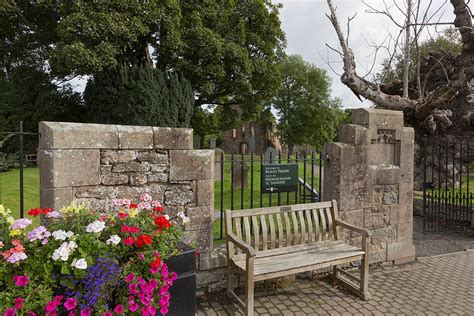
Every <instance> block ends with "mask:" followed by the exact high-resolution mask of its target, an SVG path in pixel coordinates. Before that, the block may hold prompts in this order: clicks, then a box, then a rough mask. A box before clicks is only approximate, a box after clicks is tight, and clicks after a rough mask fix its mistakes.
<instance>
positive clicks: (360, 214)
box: [339, 209, 364, 227]
mask: <svg viewBox="0 0 474 316" xmlns="http://www.w3.org/2000/svg"><path fill="white" fill-rule="evenodd" d="M339 218H340V219H341V221H344V222H347V223H349V224H352V225H355V226H359V227H363V226H364V210H363V209H360V210H347V211H346V210H344V211H340V212H339Z"/></svg>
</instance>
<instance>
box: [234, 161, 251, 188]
mask: <svg viewBox="0 0 474 316" xmlns="http://www.w3.org/2000/svg"><path fill="white" fill-rule="evenodd" d="M247 171H248V166H247V163H246V162H245V161H239V162H234V166H233V168H232V182H233V186H234V190H239V189H241V188H244V189H247V185H248V172H247Z"/></svg>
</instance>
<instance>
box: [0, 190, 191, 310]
mask: <svg viewBox="0 0 474 316" xmlns="http://www.w3.org/2000/svg"><path fill="white" fill-rule="evenodd" d="M28 214H29V215H31V216H41V217H42V225H40V226H37V227H32V221H31V220H29V219H17V220H14V219H13V218H12V217H11V216H10V215H9V211H8V210H5V209H4V208H3V206H1V205H0V254H1V255H2V257H1V258H0V306H1V307H0V311H1V312H2V313H3V314H4V315H43V314H44V315H56V314H61V315H81V316H84V315H120V314H126V315H134V314H137V315H157V314H163V315H164V314H167V313H168V306H169V300H170V294H169V288H170V286H171V285H172V284H173V281H174V280H175V279H176V277H177V275H176V273H174V272H170V271H168V267H167V266H166V264H165V263H164V260H165V259H167V258H168V257H169V256H171V255H173V254H176V252H177V245H178V242H179V240H180V238H181V235H182V226H183V225H184V224H185V223H186V222H188V221H189V219H188V218H187V217H186V216H185V215H184V214H183V213H182V212H180V213H178V216H177V219H176V220H173V221H172V220H170V219H169V217H168V215H166V214H165V212H164V210H163V207H162V206H161V205H160V203H159V202H157V201H153V200H152V197H151V196H150V195H148V194H142V195H141V196H140V203H138V204H132V203H131V200H130V199H119V200H115V201H114V211H111V212H108V213H107V214H101V213H98V212H92V211H90V210H89V209H88V207H87V206H86V205H76V204H71V205H69V206H67V207H64V208H62V209H61V210H60V211H55V210H51V209H33V210H30V211H29V212H28Z"/></svg>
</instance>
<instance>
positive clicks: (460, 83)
mask: <svg viewBox="0 0 474 316" xmlns="http://www.w3.org/2000/svg"><path fill="white" fill-rule="evenodd" d="M450 2H451V5H452V7H453V9H454V15H455V20H454V22H452V24H453V25H454V26H455V27H456V28H457V29H458V31H459V32H460V35H461V44H462V49H461V52H460V54H459V55H458V56H456V60H455V63H454V64H453V65H451V67H452V68H453V69H452V70H453V71H452V75H451V76H450V77H449V78H448V80H445V81H443V82H439V84H437V85H434V86H431V87H430V90H429V91H422V90H421V89H422V87H423V86H422V82H421V72H420V70H421V63H418V64H412V60H411V59H410V50H411V47H413V46H415V51H416V53H417V54H419V52H420V50H419V49H418V48H419V40H420V38H421V35H420V34H421V32H422V30H423V29H425V30H426V27H428V26H430V25H439V24H440V23H439V22H438V21H437V20H434V21H433V20H430V18H429V17H433V15H431V13H423V12H421V11H420V8H421V6H420V3H421V2H420V0H416V1H415V0H408V2H407V3H408V6H407V7H406V8H405V9H406V11H404V10H403V9H402V8H401V7H400V6H398V7H396V6H395V7H392V9H390V6H389V5H388V4H387V3H386V2H385V1H383V4H385V9H376V8H373V7H369V9H370V10H369V11H370V12H373V13H380V14H383V15H385V16H387V17H388V18H389V19H391V20H392V21H394V23H395V24H397V25H398V26H399V27H400V32H399V36H395V38H397V39H398V38H400V35H402V34H405V42H404V43H403V45H399V43H397V46H401V47H402V51H403V56H404V57H403V71H402V73H401V74H400V76H401V77H400V78H397V80H401V81H402V85H403V88H402V89H403V90H402V93H401V94H399V93H392V92H393V91H392V90H390V89H386V87H387V83H384V84H383V83H382V82H377V81H376V80H372V81H370V80H368V79H367V78H366V77H365V76H362V75H360V74H359V73H358V72H357V70H356V62H355V56H354V52H353V50H352V49H351V48H350V45H349V38H348V35H347V36H346V35H344V33H343V30H342V29H341V26H340V23H339V20H338V17H337V15H336V8H335V7H334V5H333V1H332V0H327V3H328V6H329V10H330V14H329V15H328V17H329V19H330V21H331V23H332V25H333V27H334V30H335V31H336V35H337V37H338V40H339V44H340V51H339V54H340V56H341V57H342V60H343V65H344V66H343V70H344V72H343V74H342V76H341V81H342V82H343V83H344V84H345V85H347V86H348V87H349V88H350V89H351V90H352V91H354V93H356V95H358V96H359V95H360V96H362V97H364V98H366V99H368V100H370V101H372V102H374V103H375V104H376V105H377V106H378V107H382V108H386V109H392V110H401V111H403V112H404V113H405V116H406V117H407V118H408V120H409V122H410V123H411V124H412V125H414V126H415V127H417V129H418V130H419V131H420V132H422V133H426V132H429V133H435V132H438V131H440V130H445V129H446V128H447V127H450V126H451V125H452V113H453V107H456V108H460V109H462V115H461V116H462V117H463V119H460V120H456V125H458V126H459V127H461V126H465V124H467V125H469V124H472V117H473V104H472V102H474V98H472V95H474V90H473V86H472V85H471V83H470V82H471V79H472V77H473V74H474V68H473V67H472V61H473V56H474V28H473V25H472V16H471V13H470V9H469V7H468V5H467V2H466V1H465V0H450ZM429 4H430V5H431V4H432V2H429ZM390 10H398V11H399V12H401V13H402V14H403V15H404V16H405V21H404V22H403V23H397V22H396V21H395V19H394V15H393V14H392V12H391V11H390ZM426 12H428V11H426ZM349 22H350V19H349ZM349 22H348V25H349ZM443 24H449V23H446V22H443ZM348 29H349V26H348ZM418 57H419V56H418ZM418 61H421V59H420V58H418ZM410 67H416V68H417V70H416V77H417V78H416V79H417V85H416V87H417V89H418V92H417V93H415V94H411V95H410V93H409V86H408V82H409V80H410V75H409V74H410ZM389 86H390V85H389ZM391 91H392V92H391Z"/></svg>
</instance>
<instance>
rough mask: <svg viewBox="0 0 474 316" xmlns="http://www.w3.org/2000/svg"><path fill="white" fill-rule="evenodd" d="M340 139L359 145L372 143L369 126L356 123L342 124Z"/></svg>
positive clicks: (343, 141)
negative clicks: (368, 131)
mask: <svg viewBox="0 0 474 316" xmlns="http://www.w3.org/2000/svg"><path fill="white" fill-rule="evenodd" d="M339 141H340V142H342V143H346V144H351V145H358V146H360V145H368V144H369V143H370V140H369V137H368V133H367V128H365V127H363V126H360V125H355V124H344V125H342V126H341V129H340V131H339Z"/></svg>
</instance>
